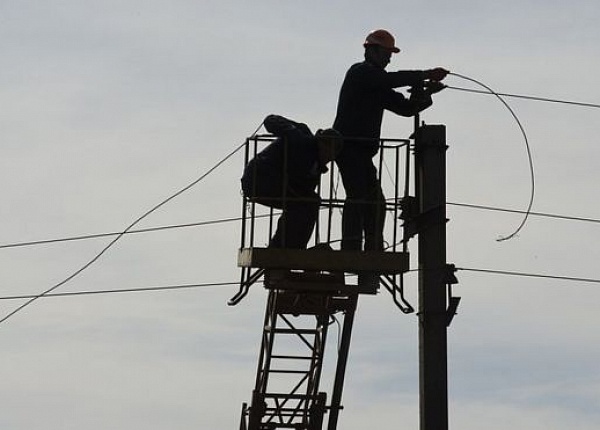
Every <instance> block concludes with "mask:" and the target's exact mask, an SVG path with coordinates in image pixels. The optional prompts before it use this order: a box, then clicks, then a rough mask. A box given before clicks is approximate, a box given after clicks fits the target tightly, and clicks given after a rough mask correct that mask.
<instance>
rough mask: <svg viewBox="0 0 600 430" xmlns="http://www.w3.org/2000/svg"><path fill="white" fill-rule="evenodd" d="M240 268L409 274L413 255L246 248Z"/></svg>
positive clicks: (403, 253) (240, 256)
mask: <svg viewBox="0 0 600 430" xmlns="http://www.w3.org/2000/svg"><path fill="white" fill-rule="evenodd" d="M238 266H239V267H254V268H261V269H291V270H306V271H327V272H347V273H357V272H363V271H364V272H376V273H380V274H398V273H404V272H407V271H408V270H409V254H408V253H405V252H383V251H340V250H332V249H276V248H242V249H240V250H239V254H238Z"/></svg>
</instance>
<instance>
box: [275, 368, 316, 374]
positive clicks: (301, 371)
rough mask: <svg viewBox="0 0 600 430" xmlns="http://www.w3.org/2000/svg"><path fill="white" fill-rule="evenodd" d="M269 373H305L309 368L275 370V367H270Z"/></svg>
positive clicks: (308, 371)
mask: <svg viewBox="0 0 600 430" xmlns="http://www.w3.org/2000/svg"><path fill="white" fill-rule="evenodd" d="M269 372H270V373H290V374H297V375H306V374H307V373H310V370H283V369H281V370H277V369H271V370H269Z"/></svg>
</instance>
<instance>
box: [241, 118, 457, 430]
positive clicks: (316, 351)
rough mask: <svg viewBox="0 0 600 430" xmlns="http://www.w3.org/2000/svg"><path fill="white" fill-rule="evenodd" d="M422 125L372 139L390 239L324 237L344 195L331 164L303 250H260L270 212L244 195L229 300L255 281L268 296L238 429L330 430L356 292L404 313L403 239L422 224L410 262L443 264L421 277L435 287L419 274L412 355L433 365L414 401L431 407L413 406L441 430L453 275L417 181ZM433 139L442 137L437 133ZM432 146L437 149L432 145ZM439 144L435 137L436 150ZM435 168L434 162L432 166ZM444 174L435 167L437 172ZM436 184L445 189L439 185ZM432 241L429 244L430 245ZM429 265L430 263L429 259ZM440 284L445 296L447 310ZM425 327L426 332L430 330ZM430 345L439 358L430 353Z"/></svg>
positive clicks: (429, 429)
mask: <svg viewBox="0 0 600 430" xmlns="http://www.w3.org/2000/svg"><path fill="white" fill-rule="evenodd" d="M427 127H428V126H425V127H423V128H421V129H419V130H417V132H416V133H415V135H414V137H415V138H416V142H415V144H411V141H410V140H399V139H381V141H380V143H379V144H380V150H379V155H378V157H379V176H380V177H379V180H380V181H381V182H382V184H384V185H385V189H386V195H387V196H388V198H387V201H386V206H385V209H384V210H385V211H386V215H387V218H388V220H389V219H390V218H391V219H393V222H389V221H388V222H387V223H386V240H388V241H389V242H388V244H387V246H386V248H385V249H384V250H383V251H348V250H340V249H338V243H339V238H334V237H333V234H334V232H335V233H338V232H341V229H340V225H339V223H340V215H341V214H340V212H341V207H342V205H343V202H344V198H343V197H344V196H343V195H342V196H339V195H338V188H340V190H339V193H340V194H342V193H343V191H342V190H341V188H342V187H341V186H339V187H338V184H339V181H338V178H337V172H336V169H335V167H333V166H332V167H331V168H330V171H329V173H328V174H327V175H325V176H324V177H323V178H322V181H321V185H320V189H319V194H320V195H321V199H322V201H321V210H320V214H319V219H318V221H317V226H316V231H315V233H314V235H313V237H314V243H311V245H309V246H310V247H309V248H308V249H281V248H279V249H278V248H269V247H266V246H265V244H266V243H268V242H269V238H270V237H271V235H272V234H273V229H274V228H273V226H274V224H275V222H276V218H277V211H275V210H273V209H270V208H264V207H262V206H259V205H257V204H256V203H253V202H251V201H250V200H249V199H248V198H246V197H244V198H243V205H242V231H241V245H240V250H239V255H238V266H239V267H240V268H241V280H240V290H239V292H238V293H237V294H236V295H235V296H234V297H233V298H232V299H231V300H230V301H229V304H230V305H237V304H238V303H240V301H241V300H242V299H243V298H244V297H245V296H246V295H247V294H248V292H249V289H250V287H251V286H252V285H254V284H255V283H258V282H261V281H262V283H263V284H264V287H265V288H266V290H267V291H268V298H267V304H266V310H265V318H264V324H263V330H262V341H261V347H260V352H259V360H258V368H257V374H256V382H255V386H254V389H253V391H252V399H251V402H250V403H249V404H248V403H244V404H243V406H242V413H241V420H240V430H275V429H294V430H322V429H325V428H326V429H327V430H336V428H337V422H338V416H339V413H340V411H341V410H342V409H343V407H342V403H341V402H342V391H343V384H344V377H345V372H346V364H347V359H348V353H349V349H350V341H351V334H352V327H353V322H354V315H355V312H356V306H357V302H358V299H359V296H360V295H361V294H370V295H373V294H377V293H378V292H379V289H380V286H383V287H384V288H385V289H386V290H387V291H389V292H390V293H391V295H392V297H393V300H394V303H395V304H396V306H397V307H398V308H399V309H400V310H401V311H402V312H403V313H411V312H413V311H414V309H413V307H412V306H411V304H410V303H408V301H407V300H406V299H405V297H404V282H403V277H402V275H403V273H405V272H407V271H408V270H409V254H408V241H409V239H410V238H411V237H412V236H413V235H415V234H419V235H421V234H422V233H423V232H425V231H429V235H430V236H429V238H427V239H425V240H426V242H423V245H422V244H421V243H420V244H419V253H420V254H419V268H420V269H423V268H425V270H433V269H429V268H430V267H431V265H432V264H437V263H438V261H441V260H440V259H441V258H443V260H444V262H443V264H442V270H443V271H444V273H445V275H447V276H443V277H441V278H440V279H439V280H437V279H435V280H433V278H431V279H429V278H430V276H429V277H427V278H426V280H425V281H424V282H425V283H431V282H434V283H436V286H435V287H428V286H427V284H423V283H422V282H423V279H420V287H419V292H420V293H419V297H420V308H419V311H420V312H419V318H420V320H421V325H423V324H426V325H427V327H426V328H425V330H426V331H425V332H420V338H421V340H420V342H422V344H421V345H422V346H425V348H426V350H425V351H423V352H421V357H420V362H421V364H422V365H423V364H424V363H427V364H428V366H429V365H430V364H433V363H436V365H438V364H439V365H441V367H442V369H441V370H440V369H437V370H429V368H427V369H425V368H424V367H422V372H421V398H422V399H425V401H427V402H428V405H435V406H434V407H433V409H432V408H431V407H430V406H428V407H427V408H424V407H423V405H422V409H421V410H422V413H423V410H424V409H427V412H425V413H426V414H427V415H428V416H429V415H430V414H432V413H434V414H441V418H440V419H438V418H431V419H427V420H425V419H423V420H422V426H423V427H422V430H433V429H435V430H441V429H444V428H445V429H447V393H446V379H445V378H446V373H445V372H446V351H445V348H446V339H445V335H446V332H445V330H446V327H447V325H448V324H449V322H450V321H451V318H452V317H453V316H454V313H455V312H456V306H457V305H458V300H457V299H458V298H455V297H452V296H451V290H450V289H449V286H450V285H451V284H453V283H456V282H454V281H455V278H454V275H453V271H452V270H451V269H452V268H451V267H450V266H446V264H445V230H443V229H444V228H445V223H446V219H445V209H443V208H444V205H445V202H444V201H443V200H442V201H441V203H439V202H437V203H435V202H434V203H431V202H430V201H429V197H427V193H431V190H424V189H423V187H430V186H431V178H429V179H425V178H423V175H426V173H427V172H425V171H424V170H423V167H424V166H427V163H429V161H425V162H424V161H423V160H422V159H420V161H419V157H423V156H424V157H425V158H427V157H428V155H427V153H428V152H431V151H429V150H430V149H431V148H436V145H437V144H441V142H440V129H439V128H438V129H431V128H427ZM438 127H440V126H438ZM442 128H443V127H442ZM431 133H433V135H432V134H431ZM432 136H433V141H432V140H431V139H432ZM441 137H442V139H443V137H444V136H443V133H442V135H441ZM272 139H273V138H272V136H269V135H256V136H253V137H252V138H249V139H248V140H247V142H246V157H245V160H246V163H247V162H248V160H249V159H250V158H251V157H252V156H254V155H256V153H257V152H258V151H259V147H260V146H261V145H265V144H268V143H269V142H270V141H272ZM420 139H421V142H420V143H419V140H420ZM423 139H424V140H423ZM424 142H427V143H424ZM420 145H421V146H420ZM438 146H439V145H438ZM437 149H438V150H440V148H439V147H438V148H437ZM445 149H446V148H445V143H443V151H445ZM413 150H416V153H417V154H419V155H417V157H416V158H417V164H416V169H415V172H416V175H415V181H414V182H415V183H414V185H415V188H416V190H417V196H415V197H411V196H409V184H410V183H411V180H410V167H411V162H410V160H411V159H412V157H411V155H412V154H411V152H412V151H413ZM438 154H439V153H438ZM384 160H385V162H384ZM440 160H441V161H442V162H444V161H445V159H439V157H438V160H437V161H436V163H438V162H439V161H440ZM419 163H420V164H419ZM436 166H437V167H436V168H439V167H440V166H439V164H436ZM429 168H430V167H429ZM382 172H384V175H383V177H382ZM444 172H445V171H444V170H443V169H442V173H441V174H444ZM436 179H439V178H437V177H436ZM402 182H403V184H402V186H401V183H402ZM442 186H444V187H445V185H444V184H442ZM390 190H391V191H390ZM423 191H425V195H424V196H423V195H422V193H423ZM438 191H439V190H438ZM443 191H445V188H444V189H443ZM436 192H437V191H436ZM437 194H438V195H437V197H435V198H440V197H441V196H440V195H439V192H437ZM443 198H444V199H445V196H444V197H443ZM399 219H400V220H402V221H403V227H404V228H402V229H401V228H399V227H398V225H397V224H398V223H397V220H399ZM440 223H441V226H442V230H443V231H442V230H440ZM338 234H339V233H338ZM431 235H434V236H435V237H436V238H438V239H439V237H440V235H443V236H444V241H442V242H440V244H441V246H443V247H444V249H443V252H441V251H440V250H433V251H432V250H430V245H431V244H432V240H437V239H432V238H431V237H432V236H431ZM422 246H423V250H421V247H422ZM431 246H433V247H434V249H437V248H435V245H431ZM433 258H434V259H435V261H434V259H433ZM435 270H438V268H437V266H436V267H435ZM420 278H421V277H420ZM437 284H439V285H437ZM430 285H433V284H430ZM446 286H448V290H446ZM440 288H441V293H440ZM446 291H448V293H449V294H448V295H449V296H450V299H449V302H450V309H448V310H446ZM440 294H441V295H442V296H443V297H441V296H440ZM430 302H433V303H434V306H435V307H436V308H435V309H436V311H435V312H437V308H438V307H439V306H443V312H442V315H441V317H438V316H437V314H434V313H433V312H431V311H430V310H429V309H428V308H427V306H428V304H427V303H430ZM438 322H439V324H438ZM442 323H443V328H442V325H441V324H442ZM332 324H337V325H338V328H337V329H338V336H337V339H336V338H335V337H334V339H335V340H337V345H334V346H337V348H331V347H330V348H326V346H327V340H328V339H329V338H330V337H331V336H329V334H330V333H329V329H330V327H331V326H332ZM420 330H421V329H420ZM431 330H433V334H430V332H431ZM428 345H433V347H431V346H428ZM440 347H441V349H440ZM432 348H433V349H432ZM331 349H333V351H331ZM420 349H421V348H420ZM326 350H327V352H328V353H331V355H332V357H331V358H330V360H331V359H335V365H334V368H335V374H334V375H333V378H329V379H328V380H329V381H331V383H330V384H331V386H330V387H323V386H322V385H323V384H322V382H323V381H322V379H323V378H322V376H323V370H324V363H325V362H326V360H325V358H326V357H325V355H326V354H325V353H326ZM336 350H337V351H336ZM430 350H431V351H430ZM433 350H435V352H434V353H435V354H438V355H439V354H441V355H442V356H441V357H433V356H431V354H432V353H433V352H432V351H433ZM328 357H329V355H328ZM423 369H424V370H423ZM432 372H433V373H432ZM440 381H442V382H443V384H442V387H443V389H442V390H441V391H442V392H441V393H439V392H438V391H439V390H437V388H435V387H434V386H433V384H436V383H438V386H439V382H440ZM429 399H432V400H429ZM444 407H445V411H444ZM444 417H445V418H444ZM444 422H445V423H446V424H445V425H446V427H444V426H443V425H444V424H443V423H444ZM428 423H431V424H428ZM438 424H440V425H441V426H438Z"/></svg>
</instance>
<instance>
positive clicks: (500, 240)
mask: <svg viewBox="0 0 600 430" xmlns="http://www.w3.org/2000/svg"><path fill="white" fill-rule="evenodd" d="M449 74H450V75H452V76H456V77H458V78H461V79H465V80H467V81H471V82H474V83H476V84H477V85H480V86H482V87H483V88H485V89H486V90H488V91H489V93H490V94H493V95H494V96H496V98H498V100H500V101H501V102H502V104H503V105H504V106H505V107H506V109H508V111H509V112H510V114H511V115H512V117H513V118H514V119H515V121H516V122H517V125H518V126H519V129H520V130H521V134H522V135H523V139H524V141H525V148H526V149H527V158H528V161H529V172H530V181H531V191H530V195H529V203H528V204H527V209H526V210H525V216H524V217H523V219H522V220H521V223H520V224H519V225H518V226H517V228H516V229H515V231H513V232H512V233H511V234H509V235H507V236H501V237H499V238H498V239H496V240H497V241H498V242H502V241H505V240H509V239H512V238H513V237H515V236H516V235H517V234H519V232H520V231H521V229H523V227H524V226H525V223H526V222H527V219H528V218H529V214H530V212H531V208H532V207H533V200H534V198H535V172H534V168H533V156H532V155H531V147H530V145H529V139H528V138H527V133H526V132H525V128H524V127H523V124H521V121H520V120H519V117H518V116H517V114H516V113H515V112H514V111H513V109H512V108H511V107H510V106H509V104H508V103H507V102H506V101H505V100H504V99H503V98H502V96H501V95H500V94H498V93H497V92H496V91H494V90H493V89H491V88H490V87H488V86H487V85H485V84H484V83H482V82H479V81H478V80H476V79H473V78H470V77H468V76H465V75H461V74H459V73H453V72H451V73H449Z"/></svg>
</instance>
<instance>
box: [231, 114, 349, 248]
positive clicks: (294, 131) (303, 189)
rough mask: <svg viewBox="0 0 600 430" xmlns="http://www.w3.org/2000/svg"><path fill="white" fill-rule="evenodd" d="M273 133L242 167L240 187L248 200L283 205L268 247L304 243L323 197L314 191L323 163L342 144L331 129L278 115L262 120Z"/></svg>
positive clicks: (332, 156)
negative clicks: (312, 130)
mask: <svg viewBox="0 0 600 430" xmlns="http://www.w3.org/2000/svg"><path fill="white" fill-rule="evenodd" d="M264 125H265V128H266V129H267V131H268V132H269V133H271V134H273V135H275V136H276V137H277V139H275V140H274V141H273V142H272V143H270V144H269V145H268V146H267V147H266V148H265V149H263V150H262V151H261V152H259V153H258V154H257V155H256V157H254V158H253V159H252V160H251V161H250V162H249V163H248V164H247V166H246V168H245V169H244V174H243V176H242V179H241V182H242V190H243V192H244V195H245V196H246V197H247V198H249V199H250V201H253V202H256V203H260V204H262V205H265V206H269V207H273V208H277V209H282V213H281V215H280V217H279V220H278V221H277V230H276V231H275V234H274V235H273V237H272V238H271V241H270V243H269V247H270V248H296V249H303V248H306V245H307V244H308V241H309V240H310V237H311V235H312V232H313V230H314V227H315V223H316V221H317V216H318V212H319V206H320V203H321V198H320V197H319V195H318V194H317V193H316V192H315V189H316V187H317V185H318V184H319V180H320V176H321V174H322V173H325V172H327V164H328V163H329V162H330V161H332V160H334V159H335V157H336V156H337V155H338V154H339V152H340V150H341V147H342V137H341V135H340V134H339V133H338V132H337V131H336V130H334V129H325V130H318V131H317V132H316V134H313V133H312V132H311V130H310V128H309V127H308V126H307V125H306V124H303V123H298V122H295V121H292V120H289V119H287V118H284V117H282V116H279V115H269V116H267V117H266V119H265V121H264Z"/></svg>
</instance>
